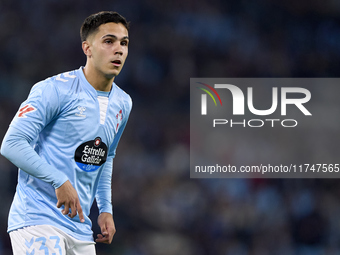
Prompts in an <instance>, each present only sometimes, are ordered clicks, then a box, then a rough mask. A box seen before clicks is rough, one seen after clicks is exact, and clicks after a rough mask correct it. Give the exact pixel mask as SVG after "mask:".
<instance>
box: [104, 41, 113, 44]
mask: <svg viewBox="0 0 340 255" xmlns="http://www.w3.org/2000/svg"><path fill="white" fill-rule="evenodd" d="M104 43H107V44H110V43H112V41H111V40H105V41H104Z"/></svg>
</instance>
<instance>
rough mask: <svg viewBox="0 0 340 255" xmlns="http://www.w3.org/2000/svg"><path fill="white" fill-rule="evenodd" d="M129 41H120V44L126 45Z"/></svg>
mask: <svg viewBox="0 0 340 255" xmlns="http://www.w3.org/2000/svg"><path fill="white" fill-rule="evenodd" d="M128 44H129V43H128V41H122V42H121V45H123V46H127V45H128Z"/></svg>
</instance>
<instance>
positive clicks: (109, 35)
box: [102, 34, 129, 40]
mask: <svg viewBox="0 0 340 255" xmlns="http://www.w3.org/2000/svg"><path fill="white" fill-rule="evenodd" d="M105 37H112V38H114V39H115V40H117V39H118V38H117V36H115V35H112V34H107V35H104V36H102V39H103V38H105ZM121 40H129V37H128V36H124V37H123V38H122V39H121Z"/></svg>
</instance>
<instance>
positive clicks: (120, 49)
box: [114, 42, 123, 55]
mask: <svg viewBox="0 0 340 255" xmlns="http://www.w3.org/2000/svg"><path fill="white" fill-rule="evenodd" d="M114 51H115V53H114V54H117V55H123V47H122V45H121V44H120V42H117V43H116V47H115V48H114Z"/></svg>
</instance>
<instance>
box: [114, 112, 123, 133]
mask: <svg viewBox="0 0 340 255" xmlns="http://www.w3.org/2000/svg"><path fill="white" fill-rule="evenodd" d="M116 119H117V126H116V132H118V128H119V125H120V123H121V122H122V120H123V111H122V110H120V111H119V113H118V114H117V115H116Z"/></svg>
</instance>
